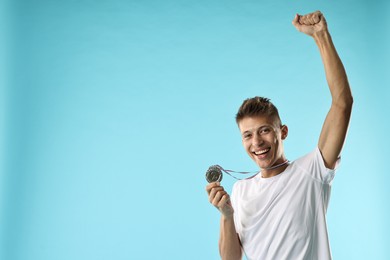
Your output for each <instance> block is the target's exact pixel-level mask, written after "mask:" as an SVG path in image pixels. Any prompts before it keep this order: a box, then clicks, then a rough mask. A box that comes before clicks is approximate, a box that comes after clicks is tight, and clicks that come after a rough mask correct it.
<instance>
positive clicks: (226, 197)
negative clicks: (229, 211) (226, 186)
mask: <svg viewBox="0 0 390 260" xmlns="http://www.w3.org/2000/svg"><path fill="white" fill-rule="evenodd" d="M229 202H230V196H229V194H227V193H226V194H225V195H223V196H222V198H221V199H220V201H219V203H218V207H219V208H221V207H223V206H225V205H226V204H229Z"/></svg>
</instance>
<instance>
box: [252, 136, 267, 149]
mask: <svg viewBox="0 0 390 260" xmlns="http://www.w3.org/2000/svg"><path fill="white" fill-rule="evenodd" d="M263 142H264V140H263V138H261V135H259V134H256V135H255V136H254V138H253V142H252V145H253V146H254V147H260V146H261V145H262V144H263Z"/></svg>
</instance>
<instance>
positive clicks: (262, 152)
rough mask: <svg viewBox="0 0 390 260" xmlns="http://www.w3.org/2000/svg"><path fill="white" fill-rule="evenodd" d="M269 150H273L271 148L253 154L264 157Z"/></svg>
mask: <svg viewBox="0 0 390 260" xmlns="http://www.w3.org/2000/svg"><path fill="white" fill-rule="evenodd" d="M269 150H271V148H266V149H263V150H259V151H254V152H253V153H254V154H255V155H262V154H265V153H267V152H269Z"/></svg>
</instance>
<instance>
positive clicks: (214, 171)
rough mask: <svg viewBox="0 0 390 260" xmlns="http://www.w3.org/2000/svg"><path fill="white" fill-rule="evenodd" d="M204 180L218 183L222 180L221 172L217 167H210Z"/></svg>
mask: <svg viewBox="0 0 390 260" xmlns="http://www.w3.org/2000/svg"><path fill="white" fill-rule="evenodd" d="M206 180H207V181H208V182H209V183H211V182H219V181H221V180H222V171H221V168H220V167H219V166H218V165H212V166H210V167H209V169H208V170H207V172H206Z"/></svg>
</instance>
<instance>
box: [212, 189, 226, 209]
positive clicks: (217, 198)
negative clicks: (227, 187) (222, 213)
mask: <svg viewBox="0 0 390 260" xmlns="http://www.w3.org/2000/svg"><path fill="white" fill-rule="evenodd" d="M225 194H227V192H226V191H224V190H220V191H218V192H217V193H216V194H215V197H214V199H213V201H212V204H213V205H214V206H216V207H217V206H218V205H219V204H220V201H221V199H222V197H223V196H224V195H225Z"/></svg>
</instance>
